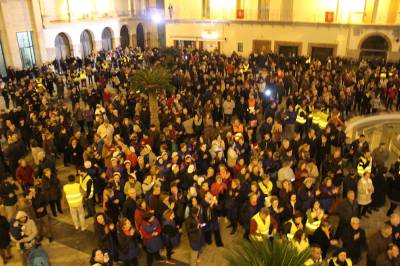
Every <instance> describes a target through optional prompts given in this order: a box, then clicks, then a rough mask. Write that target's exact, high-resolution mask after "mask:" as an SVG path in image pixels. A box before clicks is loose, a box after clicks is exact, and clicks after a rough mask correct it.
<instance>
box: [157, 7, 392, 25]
mask: <svg viewBox="0 0 400 266" xmlns="http://www.w3.org/2000/svg"><path fill="white" fill-rule="evenodd" d="M326 13H330V14H331V15H332V18H331V19H330V20H327V17H326ZM204 14H206V15H204ZM165 17H166V18H169V13H168V10H166V13H165ZM365 19H366V14H365V13H364V12H360V11H351V12H339V13H338V14H336V10H315V9H314V10H313V9H309V10H297V9H295V8H294V9H269V8H265V9H260V10H258V9H240V10H237V9H236V8H230V9H229V8H226V9H219V10H213V9H210V10H208V11H207V10H201V9H200V10H199V9H197V8H195V7H193V8H188V7H186V6H185V7H179V6H175V7H174V9H173V11H172V19H170V20H171V21H180V20H181V21H185V20H210V21H221V22H223V21H232V22H238V21H244V22H256V23H262V22H264V21H268V22H285V23H287V22H293V23H324V24H325V23H327V24H356V25H358V24H360V25H364V24H371V22H370V21H369V22H367V21H365ZM397 21H400V12H399V13H398V14H397ZM375 25H377V24H375ZM378 25H381V24H378Z"/></svg>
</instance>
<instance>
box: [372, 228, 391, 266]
mask: <svg viewBox="0 0 400 266" xmlns="http://www.w3.org/2000/svg"><path fill="white" fill-rule="evenodd" d="M368 242H369V243H373V244H371V245H369V247H368V252H367V260H368V263H367V266H377V265H378V264H376V260H377V258H378V256H379V255H380V254H382V253H383V252H385V250H386V249H387V247H388V245H389V244H390V243H391V242H392V227H391V226H390V225H389V224H385V225H384V226H383V227H382V228H381V230H379V231H378V232H376V233H375V234H373V235H372V236H371V238H370V239H369V240H368Z"/></svg>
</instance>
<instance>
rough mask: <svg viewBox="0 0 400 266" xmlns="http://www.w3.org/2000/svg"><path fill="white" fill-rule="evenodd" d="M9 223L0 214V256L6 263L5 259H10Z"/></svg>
mask: <svg viewBox="0 0 400 266" xmlns="http://www.w3.org/2000/svg"><path fill="white" fill-rule="evenodd" d="M10 241H11V239H10V223H9V222H8V221H7V218H6V217H4V216H3V215H0V256H1V258H2V259H3V264H4V265H5V264H7V260H9V259H11V257H12V256H11V248H10Z"/></svg>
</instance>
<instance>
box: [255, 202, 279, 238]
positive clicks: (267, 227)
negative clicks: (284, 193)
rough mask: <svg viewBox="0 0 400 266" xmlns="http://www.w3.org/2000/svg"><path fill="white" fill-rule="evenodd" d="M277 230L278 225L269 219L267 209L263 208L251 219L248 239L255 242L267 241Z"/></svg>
mask: <svg viewBox="0 0 400 266" xmlns="http://www.w3.org/2000/svg"><path fill="white" fill-rule="evenodd" d="M277 228H278V224H277V223H276V221H275V220H274V219H273V218H272V217H271V215H270V213H269V209H268V208H267V207H263V208H261V210H260V211H259V212H258V213H257V214H256V215H254V216H253V218H251V221H250V238H251V239H254V240H257V241H262V240H263V239H268V238H270V236H271V235H273V234H275V233H276V229H277ZM271 229H272V230H271Z"/></svg>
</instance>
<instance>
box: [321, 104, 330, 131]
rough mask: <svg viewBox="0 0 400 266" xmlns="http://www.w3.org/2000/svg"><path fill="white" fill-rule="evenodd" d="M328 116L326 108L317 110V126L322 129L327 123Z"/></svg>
mask: <svg viewBox="0 0 400 266" xmlns="http://www.w3.org/2000/svg"><path fill="white" fill-rule="evenodd" d="M328 118H329V112H328V110H327V109H325V110H323V109H321V111H320V112H319V128H320V129H322V130H324V129H325V128H326V126H327V125H328Z"/></svg>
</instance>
